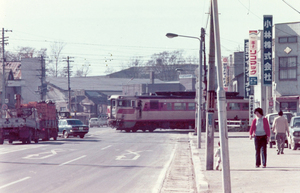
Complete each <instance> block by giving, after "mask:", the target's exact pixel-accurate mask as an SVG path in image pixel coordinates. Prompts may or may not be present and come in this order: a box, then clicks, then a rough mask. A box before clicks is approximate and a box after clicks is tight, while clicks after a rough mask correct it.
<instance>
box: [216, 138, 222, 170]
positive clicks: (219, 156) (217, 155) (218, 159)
mask: <svg viewBox="0 0 300 193" xmlns="http://www.w3.org/2000/svg"><path fill="white" fill-rule="evenodd" d="M218 146H219V147H218V148H217V149H216V152H215V157H216V158H217V163H216V170H221V167H220V164H221V148H220V141H219V142H218Z"/></svg>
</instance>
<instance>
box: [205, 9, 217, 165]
mask: <svg viewBox="0 0 300 193" xmlns="http://www.w3.org/2000/svg"><path fill="white" fill-rule="evenodd" d="M209 35H210V36H209V61H208V85H207V95H206V101H207V103H206V104H207V105H206V106H207V112H206V170H213V168H214V130H215V127H214V117H213V115H214V109H215V95H216V92H215V73H216V70H215V42H214V28H213V15H212V6H211V11H210V33H209Z"/></svg>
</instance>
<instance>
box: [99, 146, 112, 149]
mask: <svg viewBox="0 0 300 193" xmlns="http://www.w3.org/2000/svg"><path fill="white" fill-rule="evenodd" d="M110 147H111V145H109V146H106V147H103V148H102V149H101V150H105V149H107V148H110Z"/></svg>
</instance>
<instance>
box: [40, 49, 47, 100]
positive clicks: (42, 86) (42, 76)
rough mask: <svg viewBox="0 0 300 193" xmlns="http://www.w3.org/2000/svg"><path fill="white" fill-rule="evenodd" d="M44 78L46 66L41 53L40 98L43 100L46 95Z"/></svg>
mask: <svg viewBox="0 0 300 193" xmlns="http://www.w3.org/2000/svg"><path fill="white" fill-rule="evenodd" d="M45 78H46V68H45V58H44V57H43V55H41V93H40V94H41V100H42V101H44V100H45V95H46V91H47V88H46V84H45Z"/></svg>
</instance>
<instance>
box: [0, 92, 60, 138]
mask: <svg viewBox="0 0 300 193" xmlns="http://www.w3.org/2000/svg"><path fill="white" fill-rule="evenodd" d="M16 101H17V102H16V108H15V109H8V110H7V111H6V117H5V118H0V144H3V142H4V140H5V139H7V140H8V141H9V143H12V142H13V141H22V143H31V141H34V142H35V143H38V141H39V139H42V140H45V141H46V140H49V139H50V138H53V139H54V140H56V139H57V136H58V117H57V114H56V108H55V103H53V102H51V101H49V102H45V101H42V102H29V103H28V104H21V96H20V95H16Z"/></svg>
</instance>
